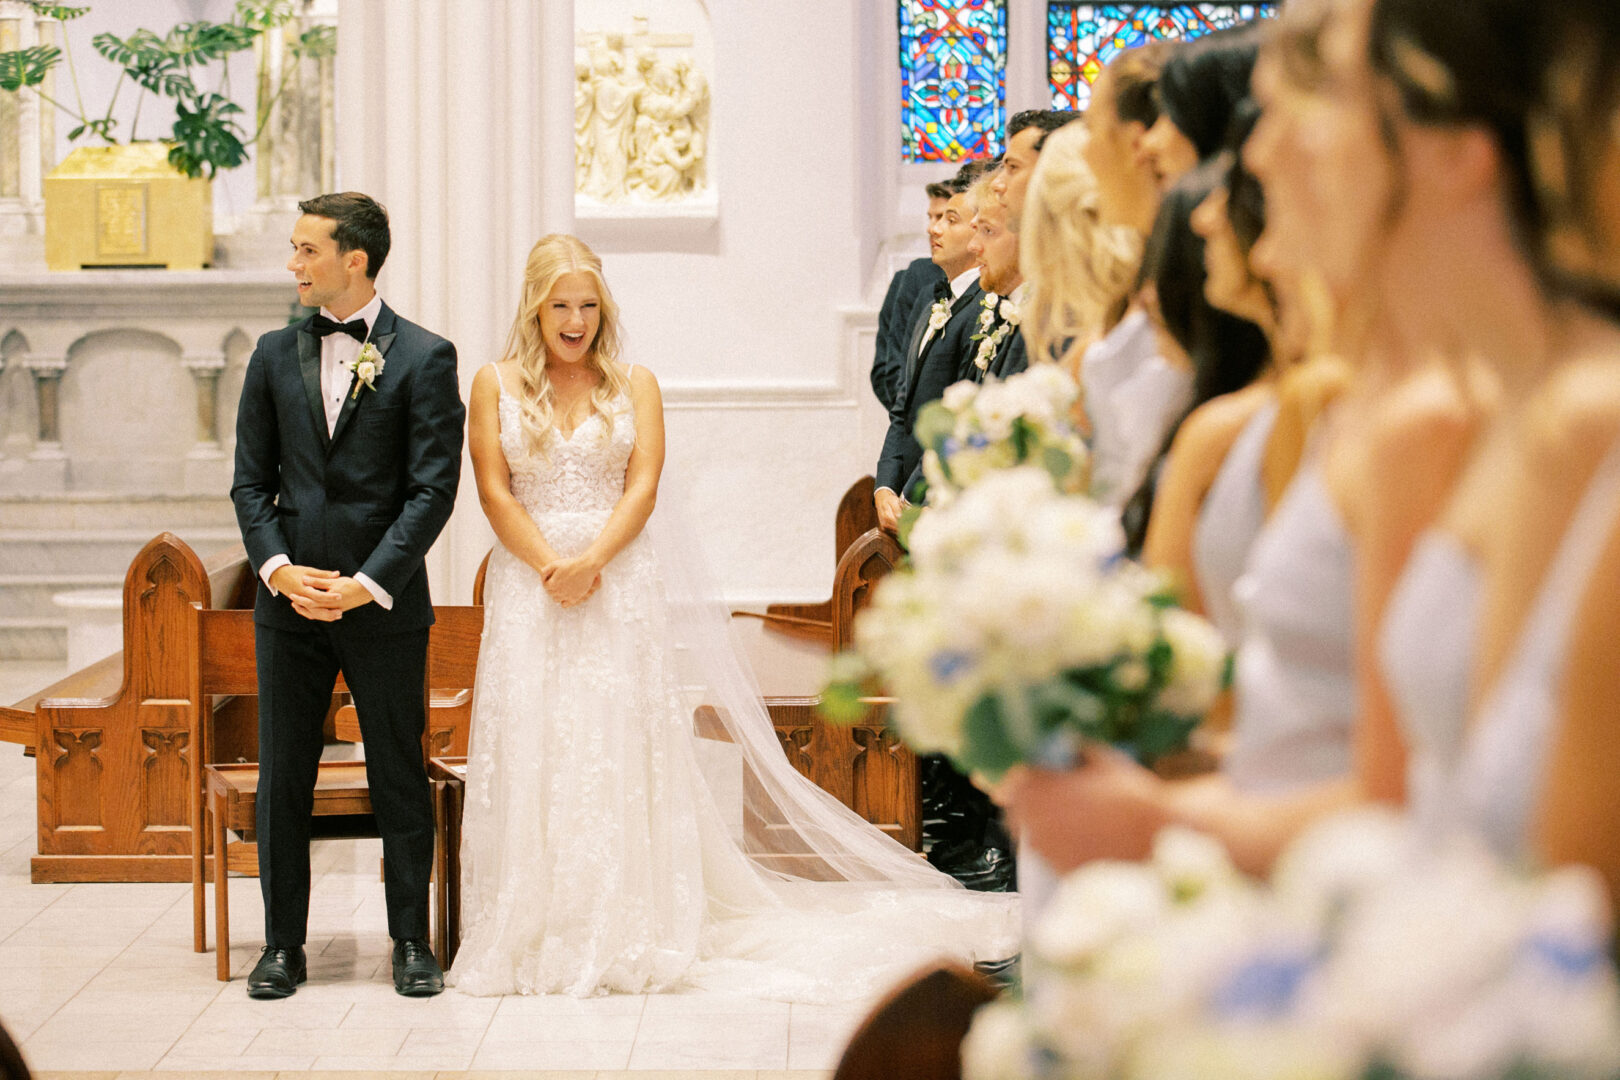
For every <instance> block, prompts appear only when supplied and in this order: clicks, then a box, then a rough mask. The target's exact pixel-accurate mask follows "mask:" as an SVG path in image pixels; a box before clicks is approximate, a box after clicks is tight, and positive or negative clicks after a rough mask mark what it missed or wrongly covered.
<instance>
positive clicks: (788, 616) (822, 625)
mask: <svg viewBox="0 0 1620 1080" xmlns="http://www.w3.org/2000/svg"><path fill="white" fill-rule="evenodd" d="M874 484H875V481H874V480H873V479H872V477H870V476H863V477H861V478H860V479H859V480H857V481H855V483H853V484H851V485H850V487H849V490H848V491H846V492H844V497H843V498H842V499H840V500H839V501H838V510H837V511H836V512H835V514H834V516H833V562H834V563H837V562H838V561H839V560H841V559H842V558H843V557H844V553H845V552H846V551H848V550H849V549H850V546H851V545H853V544H854V543H855V541H856V540H858V539H859V538H860V537H862V536H863V535H865V534H866V533H867V532H869V531H871V530H872V529H875V528H877V527H878V519H877V507H876V505H875V504H874V503H873V502H872V491H873V485H874ZM836 601H837V592H836V590H835V591H834V595H833V596H832V597H831V598H829V599H826V600H822V601H820V602H819V603H814V604H770V605H767V606H766V608H765V613H764V614H760V613H759V612H757V611H733V612H732V613H731V614H732V616H733V617H737V618H744V619H762V620H764V622H765V625H766V626H767V627H769V628H770V629H771V630H774V631H776V632H777V633H779V634H783V635H786V636H787V637H793V638H800V639H802V640H805V641H818V642H820V643H822V644H823V645H826V646H828V647H829V648H833V644H832V641H833V623H834V614H833V605H834V603H835V602H836ZM834 651H836V649H835V650H834Z"/></svg>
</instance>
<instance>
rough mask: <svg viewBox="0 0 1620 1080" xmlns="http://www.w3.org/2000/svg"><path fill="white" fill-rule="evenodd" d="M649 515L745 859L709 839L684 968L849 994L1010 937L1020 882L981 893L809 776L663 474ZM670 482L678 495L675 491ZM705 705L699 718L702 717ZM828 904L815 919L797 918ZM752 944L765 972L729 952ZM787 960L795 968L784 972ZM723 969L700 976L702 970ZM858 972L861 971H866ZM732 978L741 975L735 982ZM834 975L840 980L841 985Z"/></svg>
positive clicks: (686, 675) (750, 984)
mask: <svg viewBox="0 0 1620 1080" xmlns="http://www.w3.org/2000/svg"><path fill="white" fill-rule="evenodd" d="M664 492H665V494H664V496H663V497H661V498H660V500H659V507H658V509H657V510H656V511H655V512H654V514H653V517H652V520H651V521H650V522H649V524H648V531H649V535H650V537H651V539H652V542H653V546H654V549H655V550H656V552H657V554H658V559H659V562H660V564H661V566H662V571H663V573H662V576H663V581H664V588H665V594H666V599H667V602H668V608H667V613H666V618H667V625H668V628H669V634H670V638H671V647H672V649H673V650H674V653H675V655H676V657H677V658H678V662H677V663H678V671H679V672H680V676H681V678H682V681H683V683H684V686H683V691H684V693H683V697H684V698H685V700H686V701H687V702H688V704H689V705H692V706H696V705H699V704H701V705H708V706H712V711H711V710H708V709H705V710H703V718H702V719H701V720H700V721H699V722H698V723H697V725H696V727H695V731H694V734H695V747H696V749H697V751H698V758H699V761H700V767H701V770H702V773H703V779H704V782H705V785H706V786H707V788H708V790H709V793H710V796H711V798H712V799H713V800H714V804H715V806H716V807H717V808H718V809H719V811H720V813H721V816H722V817H723V818H724V819H725V821H726V823H727V828H728V830H729V832H730V834H731V837H732V840H733V842H734V845H735V848H736V850H737V852H738V853H740V855H741V856H742V863H745V864H746V868H747V869H746V871H745V872H744V875H745V876H746V877H747V878H748V879H750V880H746V881H737V880H730V879H731V878H733V877H736V876H739V875H738V874H737V872H736V871H735V867H736V866H737V865H740V864H739V863H733V862H731V860H725V859H722V860H718V862H720V863H722V864H726V863H729V864H730V866H731V869H729V870H728V869H725V868H723V867H722V866H717V865H715V864H716V861H717V860H713V859H711V858H710V857H709V854H708V853H707V852H706V853H705V859H704V861H705V867H704V872H705V877H706V888H707V890H708V894H709V905H710V912H711V919H712V921H711V927H710V932H709V941H708V942H707V945H708V947H707V948H705V949H704V950H703V954H704V956H705V957H709V958H710V960H709V962H708V964H707V965H705V964H703V963H700V964H699V965H697V967H698V971H697V973H696V976H697V977H696V978H695V979H694V980H693V981H695V982H697V983H699V984H700V985H701V984H705V983H711V982H715V981H718V982H719V983H721V984H723V985H725V986H726V988H728V989H732V988H736V989H747V990H749V991H752V992H760V993H766V994H775V995H776V996H784V997H792V998H794V999H795V1000H815V999H836V998H839V997H850V996H858V995H859V994H861V993H865V992H870V991H871V990H873V989H877V988H879V987H881V985H882V981H883V980H892V979H893V978H897V977H899V976H900V975H903V974H905V972H906V971H907V970H908V969H909V968H911V967H914V966H916V965H917V964H920V963H922V962H924V961H926V960H929V959H932V958H935V957H938V956H940V955H950V956H953V957H955V958H957V959H961V960H996V959H1002V958H1005V957H1007V956H1010V955H1012V954H1014V953H1016V952H1017V950H1018V940H1017V935H1018V916H1017V903H1018V899H1017V897H1016V896H1015V895H1009V894H1005V893H976V892H971V891H969V890H966V889H964V888H963V887H962V886H961V885H960V884H959V883H958V882H957V881H956V880H955V879H953V878H951V877H950V876H948V875H946V874H943V873H940V872H939V871H937V870H935V869H934V868H933V867H932V866H930V865H929V864H928V862H927V861H926V860H925V859H924V858H923V857H922V856H920V855H919V854H918V853H916V852H913V851H911V850H909V849H908V848H906V847H905V846H903V845H902V844H900V843H898V842H897V841H895V840H894V839H893V838H891V837H890V836H888V835H887V834H885V833H884V832H883V831H882V830H880V829H879V828H877V827H876V826H875V825H873V824H871V823H869V822H868V821H866V820H865V819H863V818H862V817H860V816H859V815H858V814H856V813H855V812H854V811H853V810H851V809H850V808H848V807H846V806H845V805H843V804H842V803H841V802H839V801H838V800H837V799H835V798H834V797H833V796H832V795H830V794H828V793H827V792H826V791H824V790H822V789H821V788H820V787H818V786H816V785H815V784H814V783H812V782H811V781H810V780H808V779H806V778H805V777H804V776H803V775H801V774H800V773H799V772H798V771H797V770H796V769H794V767H793V765H792V764H791V762H790V761H789V760H788V758H787V756H786V754H784V753H783V749H782V746H781V744H780V743H779V742H778V740H777V736H776V733H775V731H774V729H773V725H772V722H771V719H770V716H769V715H768V714H767V712H766V710H765V708H764V704H763V699H762V696H761V693H760V689H759V684H758V681H757V680H756V679H755V677H754V673H753V671H752V670H751V668H750V666H749V664H748V661H747V659H746V657H745V654H744V652H743V649H742V647H741V644H740V641H739V639H738V637H737V635H736V633H735V631H734V629H733V624H732V620H731V617H730V613H729V611H728V609H727V607H726V605H725V604H724V602H723V600H722V593H721V591H720V588H719V586H718V584H717V582H716V581H715V579H714V577H713V575H712V574H710V572H709V571H708V568H707V564H706V561H705V559H704V558H703V556H702V552H701V551H700V549H699V547H698V541H697V535H698V534H697V533H696V531H695V530H693V529H692V528H691V527H690V526H689V525H688V524H687V522H686V521H685V520H684V515H683V512H682V510H681V509H680V506H681V505H682V504H683V503H684V502H685V500H684V499H683V498H682V493H680V492H678V491H675V492H672V491H671V489H670V486H669V483H668V480H667V478H666V482H665V485H664ZM671 496H673V497H671ZM704 720H706V721H707V723H704V722H703V721H704ZM818 917H825V918H827V919H829V920H831V921H829V922H828V923H827V925H826V926H824V927H818V926H814V925H811V924H810V923H807V921H806V920H814V919H817V918H818ZM743 954H746V955H748V956H751V957H753V958H754V959H755V960H757V961H758V966H760V967H761V968H763V969H768V970H761V971H758V972H755V974H757V975H763V976H766V979H765V981H766V982H767V985H764V986H761V985H759V983H760V982H761V980H760V979H748V978H742V979H739V978H738V976H739V975H743V974H746V973H745V972H741V971H739V969H738V967H737V965H736V964H735V963H732V964H729V965H728V964H726V963H724V962H723V961H716V960H714V959H713V958H715V957H730V958H731V959H732V960H734V961H735V960H736V959H737V958H738V957H739V955H743ZM786 970H791V971H796V972H798V973H799V974H800V975H801V976H803V978H802V979H800V980H797V981H795V980H793V979H792V978H788V979H787V981H786V982H784V981H783V980H784V975H785V971H786ZM705 971H706V972H708V973H709V974H710V975H715V976H718V979H717V980H712V979H705V978H704V977H703V976H704V973H705ZM863 974H864V975H866V976H867V977H866V978H862V977H861V976H862V975H863ZM738 982H741V983H743V984H744V985H743V986H737V985H736V984H737V983H738ZM840 983H841V985H840Z"/></svg>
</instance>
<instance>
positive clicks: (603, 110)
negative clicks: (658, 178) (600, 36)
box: [585, 46, 636, 202]
mask: <svg viewBox="0 0 1620 1080" xmlns="http://www.w3.org/2000/svg"><path fill="white" fill-rule="evenodd" d="M591 72H592V74H591V106H592V111H591V120H590V130H591V161H590V165H589V166H588V167H587V169H586V172H585V194H587V195H590V196H592V197H594V198H597V199H601V200H603V201H604V202H617V201H619V200H621V199H623V198H624V197H625V195H626V194H627V193H628V189H627V188H626V186H625V179H626V176H627V174H628V173H629V171H630V150H631V146H632V140H633V137H634V131H635V104H636V87H635V86H634V85H633V84H631V83H630V82H629V81H628V80H627V79H626V78H625V77H624V58H623V56H622V54H621V52H620V51H619V50H613V49H609V48H607V47H605V46H602V47H598V48H596V49H593V50H592V54H591Z"/></svg>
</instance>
